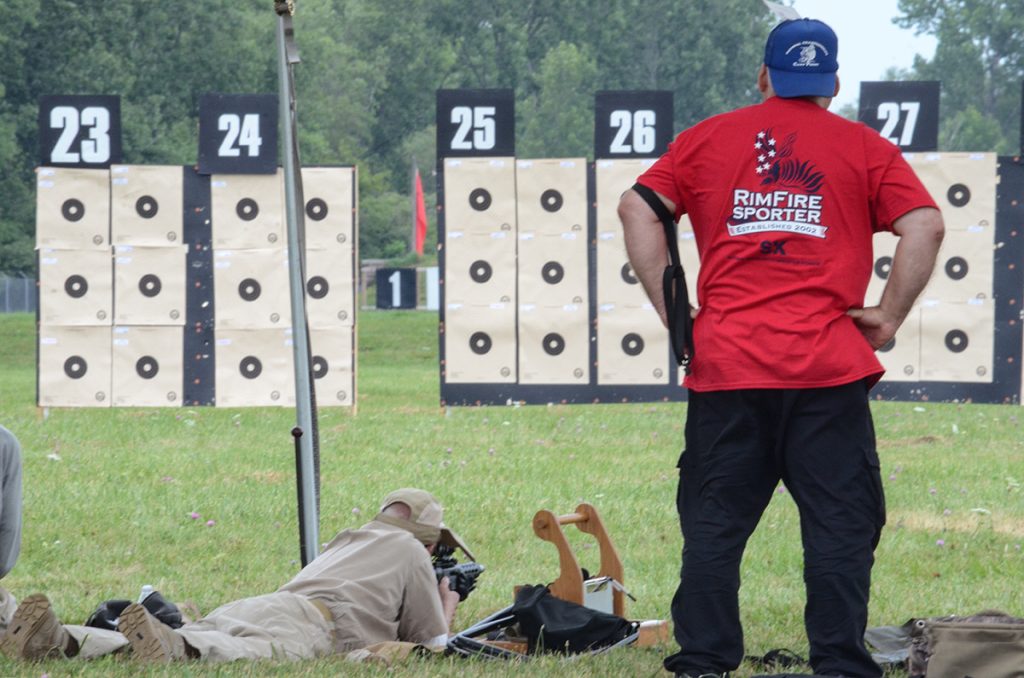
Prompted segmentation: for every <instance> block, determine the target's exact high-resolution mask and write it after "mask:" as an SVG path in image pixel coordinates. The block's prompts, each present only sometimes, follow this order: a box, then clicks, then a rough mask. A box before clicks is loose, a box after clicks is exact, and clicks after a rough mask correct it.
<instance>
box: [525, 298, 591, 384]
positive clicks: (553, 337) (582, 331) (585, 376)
mask: <svg viewBox="0 0 1024 678" xmlns="http://www.w3.org/2000/svg"><path fill="white" fill-rule="evenodd" d="M587 318H588V313H587V307H586V306H585V305H583V304H566V305H564V306H540V305H537V304H520V306H519V383H521V384H586V383H588V381H589V379H590V367H589V358H590V324H589V323H588V322H587Z"/></svg>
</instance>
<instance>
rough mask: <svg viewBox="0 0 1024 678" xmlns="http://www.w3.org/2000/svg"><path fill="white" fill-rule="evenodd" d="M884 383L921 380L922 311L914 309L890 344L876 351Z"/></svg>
mask: <svg viewBox="0 0 1024 678" xmlns="http://www.w3.org/2000/svg"><path fill="white" fill-rule="evenodd" d="M875 355H876V356H877V357H878V361H879V362H880V363H882V367H884V368H885V375H884V376H883V377H882V379H883V380H884V381H887V382H890V381H920V380H921V310H920V308H914V309H912V310H911V311H910V313H909V314H908V315H907V317H906V319H905V320H904V321H903V324H902V325H900V329H899V331H898V332H897V333H896V336H895V338H893V339H892V340H891V341H890V342H889V343H888V344H886V345H885V346H883V347H882V348H880V349H878V350H877V351H875Z"/></svg>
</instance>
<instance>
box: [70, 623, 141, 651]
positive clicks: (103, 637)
mask: <svg viewBox="0 0 1024 678" xmlns="http://www.w3.org/2000/svg"><path fill="white" fill-rule="evenodd" d="M64 630H65V631H67V632H68V634H70V635H71V637H72V638H74V639H75V641H77V642H78V648H79V649H78V655H76V656H77V657H78V658H79V659H95V658H96V657H102V656H104V655H108V654H112V653H114V652H117V651H118V650H121V649H124V648H126V647H128V639H127V638H125V637H124V636H123V635H121V634H120V633H118V632H117V631H108V630H107V629H98V628H96V627H94V626H78V625H77V624H64Z"/></svg>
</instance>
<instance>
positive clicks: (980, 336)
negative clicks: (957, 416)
mask: <svg viewBox="0 0 1024 678" xmlns="http://www.w3.org/2000/svg"><path fill="white" fill-rule="evenodd" d="M994 325H995V308H994V306H993V304H992V302H991V300H987V299H976V300H973V301H971V302H969V303H966V304H962V303H953V302H927V301H926V302H925V303H923V304H922V308H921V380H922V381H955V382H964V383H982V384H985V383H991V381H992V355H993V354H992V345H993V331H992V330H993V327H994Z"/></svg>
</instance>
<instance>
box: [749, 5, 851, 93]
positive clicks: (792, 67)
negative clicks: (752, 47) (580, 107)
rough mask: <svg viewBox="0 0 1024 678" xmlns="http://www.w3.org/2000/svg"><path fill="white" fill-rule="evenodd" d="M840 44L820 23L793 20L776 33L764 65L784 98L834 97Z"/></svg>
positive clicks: (812, 20)
mask: <svg viewBox="0 0 1024 678" xmlns="http://www.w3.org/2000/svg"><path fill="white" fill-rule="evenodd" d="M838 50H839V40H838V39H837V38H836V34H835V31H833V30H832V29H831V28H829V26H828V24H826V23H824V22H822V21H818V20H817V19H790V20H789V21H783V22H782V23H780V24H779V25H778V26H776V27H775V28H773V29H772V32H771V33H770V34H769V35H768V42H766V43H765V45H764V64H765V66H767V67H768V73H769V74H770V75H771V78H772V88H773V89H774V90H775V93H776V94H777V95H779V96H780V97H784V98H788V97H807V96H817V97H830V96H832V95H833V93H835V89H836V71H838V70H839V62H838V61H836V52H837V51H838Z"/></svg>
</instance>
